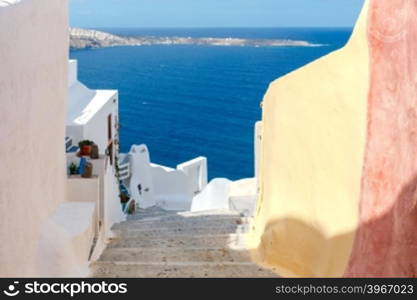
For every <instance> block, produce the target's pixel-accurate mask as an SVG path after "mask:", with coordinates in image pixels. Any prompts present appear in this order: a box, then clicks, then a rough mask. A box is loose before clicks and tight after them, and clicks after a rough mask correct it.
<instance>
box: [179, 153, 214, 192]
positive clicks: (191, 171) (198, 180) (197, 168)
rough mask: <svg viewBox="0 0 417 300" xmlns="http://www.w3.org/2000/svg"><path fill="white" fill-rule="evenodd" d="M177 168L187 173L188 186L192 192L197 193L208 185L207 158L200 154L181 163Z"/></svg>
mask: <svg viewBox="0 0 417 300" xmlns="http://www.w3.org/2000/svg"><path fill="white" fill-rule="evenodd" d="M177 170H180V171H182V172H184V173H185V175H187V178H188V186H189V188H190V190H191V192H192V193H193V194H194V195H196V194H198V193H200V192H201V191H202V190H203V189H204V188H205V187H206V185H207V158H206V157H203V156H200V157H197V158H195V159H192V160H190V161H187V162H185V163H182V164H179V165H178V166H177Z"/></svg>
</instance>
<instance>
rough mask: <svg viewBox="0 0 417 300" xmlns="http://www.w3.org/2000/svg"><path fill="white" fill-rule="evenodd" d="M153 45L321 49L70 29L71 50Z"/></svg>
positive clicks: (294, 44)
mask: <svg viewBox="0 0 417 300" xmlns="http://www.w3.org/2000/svg"><path fill="white" fill-rule="evenodd" d="M151 45H206V46H223V47H224V46H240V47H320V46H324V45H323V44H314V43H310V42H308V41H302V40H278V39H242V38H217V37H202V38H194V37H180V36H176V37H154V36H131V37H130V36H129V37H126V36H119V35H115V34H111V33H107V32H103V31H97V30H90V29H81V28H70V47H71V49H94V48H106V47H116V46H151Z"/></svg>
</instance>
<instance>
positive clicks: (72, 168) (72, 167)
mask: <svg viewBox="0 0 417 300" xmlns="http://www.w3.org/2000/svg"><path fill="white" fill-rule="evenodd" d="M68 169H69V173H70V175H76V174H78V168H77V165H76V164H74V163H71V164H70V165H69V167H68Z"/></svg>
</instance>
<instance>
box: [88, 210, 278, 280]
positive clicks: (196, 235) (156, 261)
mask: <svg viewBox="0 0 417 300" xmlns="http://www.w3.org/2000/svg"><path fill="white" fill-rule="evenodd" d="M248 224H249V219H248V218H246V217H242V216H241V215H240V214H238V213H236V212H231V211H207V212H198V213H192V212H182V213H180V212H169V211H164V210H162V209H159V208H156V207H153V208H150V209H146V210H140V211H138V212H137V213H136V214H135V215H133V216H129V218H128V220H127V221H126V222H124V223H121V224H116V225H115V226H114V227H113V231H114V232H115V233H116V236H117V237H116V238H114V239H112V240H111V241H110V243H109V244H108V245H107V248H106V249H105V250H104V252H103V254H102V255H101V257H100V258H99V260H98V261H96V262H94V263H93V264H92V265H91V268H92V272H93V276H94V277H113V278H116V277H151V278H160V277H180V278H191V277H198V278H202V277H224V278H230V277H250V278H251V277H277V275H276V274H275V273H273V272H272V271H270V270H267V269H264V268H262V267H260V266H258V265H257V264H255V263H254V262H252V261H251V258H250V255H249V253H248V251H247V250H246V249H245V245H244V234H245V233H246V232H247V231H248V230H249V228H248V226H249V225H248Z"/></svg>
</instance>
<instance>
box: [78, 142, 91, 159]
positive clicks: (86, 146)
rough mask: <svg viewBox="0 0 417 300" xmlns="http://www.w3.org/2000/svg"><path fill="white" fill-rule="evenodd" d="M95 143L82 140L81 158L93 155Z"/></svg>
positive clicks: (80, 145) (79, 144)
mask: <svg viewBox="0 0 417 300" xmlns="http://www.w3.org/2000/svg"><path fill="white" fill-rule="evenodd" d="M93 145H94V142H92V141H90V140H82V141H80V142H79V143H78V146H79V147H80V155H81V156H89V155H90V154H91V150H92V149H93Z"/></svg>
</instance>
